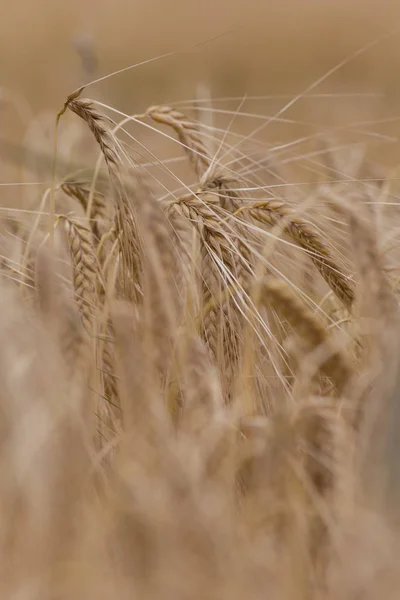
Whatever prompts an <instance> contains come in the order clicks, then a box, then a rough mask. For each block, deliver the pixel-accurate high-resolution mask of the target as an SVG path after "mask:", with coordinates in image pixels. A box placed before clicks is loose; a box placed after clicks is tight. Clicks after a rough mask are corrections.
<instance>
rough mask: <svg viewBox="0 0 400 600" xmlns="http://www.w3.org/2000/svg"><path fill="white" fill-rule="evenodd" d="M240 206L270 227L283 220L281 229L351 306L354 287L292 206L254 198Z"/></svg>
mask: <svg viewBox="0 0 400 600" xmlns="http://www.w3.org/2000/svg"><path fill="white" fill-rule="evenodd" d="M240 210H246V211H248V212H249V214H250V215H251V217H253V219H255V220H257V221H259V222H260V223H263V224H265V225H269V226H273V227H275V226H279V224H280V221H281V220H283V221H284V227H283V228H284V231H285V232H286V233H287V234H288V235H289V236H290V237H291V238H292V239H293V240H294V241H295V242H296V243H297V244H299V246H301V247H302V248H304V250H306V251H307V254H308V255H309V256H310V258H311V260H312V261H313V263H314V265H315V266H316V268H317V269H318V271H319V272H320V273H321V275H322V277H323V278H324V279H325V281H326V282H327V283H328V284H329V286H330V287H331V289H332V290H333V292H334V293H335V294H336V296H337V297H338V298H339V300H341V301H342V302H343V304H344V305H345V306H346V307H347V308H348V309H350V308H351V306H352V304H353V302H354V291H353V289H352V287H351V286H350V284H349V282H348V280H347V279H346V278H345V276H344V275H343V273H342V272H341V270H340V268H339V267H338V266H337V264H336V263H335V261H334V260H333V258H332V256H331V253H330V252H329V250H328V248H327V247H326V246H325V244H324V243H323V241H322V240H321V237H320V236H319V235H318V234H317V233H316V232H315V231H314V230H313V228H312V227H311V226H310V225H308V224H307V223H305V222H304V221H302V220H301V219H299V218H298V217H297V216H296V215H294V214H293V212H292V210H291V209H289V208H288V207H287V206H286V205H285V204H284V203H283V202H280V201H278V200H269V201H263V202H256V203H254V204H251V205H249V206H245V207H243V209H240Z"/></svg>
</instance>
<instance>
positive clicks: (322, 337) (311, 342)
mask: <svg viewBox="0 0 400 600" xmlns="http://www.w3.org/2000/svg"><path fill="white" fill-rule="evenodd" d="M262 300H263V302H264V303H266V304H267V305H268V304H271V305H272V306H273V308H274V309H275V310H276V311H277V313H278V314H280V315H282V316H283V317H284V318H285V319H286V320H287V321H288V322H289V323H290V325H291V326H292V327H293V329H294V330H295V331H296V332H297V333H298V334H299V335H300V336H301V339H302V341H303V343H305V344H306V347H307V349H308V350H309V351H311V350H314V349H316V348H318V347H320V348H324V347H325V348H327V349H328V352H329V354H328V357H327V358H326V359H325V360H324V361H323V363H322V364H321V367H320V368H321V370H322V371H323V372H324V373H325V374H326V375H327V376H328V377H329V378H330V379H331V380H332V382H333V383H334V384H335V386H336V388H337V389H338V391H343V389H345V388H346V386H347V385H348V384H349V381H350V379H351V376H352V373H353V372H352V369H351V366H350V364H349V362H348V359H347V358H346V357H345V356H344V354H343V352H341V351H340V350H339V349H337V348H335V346H334V345H333V343H332V340H331V338H330V337H329V335H328V332H327V329H326V327H324V325H323V324H322V323H320V321H319V320H318V319H317V317H316V315H315V314H314V313H312V312H311V311H310V310H308V309H307V308H306V306H305V305H304V304H303V303H302V302H301V301H300V300H299V298H297V296H296V295H295V294H294V292H293V291H292V290H291V288H290V287H289V286H288V285H286V284H284V282H283V281H280V280H278V279H274V278H271V277H268V278H265V280H264V281H263V287H262Z"/></svg>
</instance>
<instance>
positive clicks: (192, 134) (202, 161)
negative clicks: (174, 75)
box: [146, 106, 211, 179]
mask: <svg viewBox="0 0 400 600" xmlns="http://www.w3.org/2000/svg"><path fill="white" fill-rule="evenodd" d="M146 114H147V115H149V117H151V118H152V119H153V121H156V122H157V123H161V124H163V125H168V126H170V127H172V128H173V129H174V131H175V132H176V133H177V135H178V138H179V141H180V142H181V144H182V146H183V148H184V150H185V151H186V153H187V154H188V157H189V160H190V162H191V163H192V165H193V167H194V170H195V172H196V174H197V176H198V178H199V179H200V178H201V177H202V175H203V174H204V173H205V172H206V170H207V169H208V167H209V165H210V162H211V157H210V155H209V153H208V150H207V148H206V146H205V145H204V143H203V140H202V137H201V135H200V131H199V127H198V125H197V123H196V122H194V121H192V120H190V119H189V118H188V117H187V116H186V115H184V114H183V113H181V112H179V111H178V110H176V109H175V108H172V107H170V106H151V107H150V108H149V109H147V112H146Z"/></svg>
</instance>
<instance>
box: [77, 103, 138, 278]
mask: <svg viewBox="0 0 400 600" xmlns="http://www.w3.org/2000/svg"><path fill="white" fill-rule="evenodd" d="M66 107H67V108H69V109H70V110H71V111H72V112H74V113H75V114H76V115H78V116H79V117H80V118H81V119H83V120H84V121H86V123H87V124H88V126H89V128H90V130H91V131H92V133H93V135H94V137H95V139H96V141H97V143H98V144H99V146H100V149H101V151H102V153H103V156H104V160H105V162H106V165H107V167H108V172H109V176H110V180H111V183H112V185H113V188H114V193H115V196H116V208H117V211H116V215H115V220H116V228H117V233H118V236H119V239H120V244H121V250H122V253H123V258H124V261H125V265H126V267H127V269H128V271H129V272H130V273H131V274H132V276H133V278H134V280H135V281H137V280H138V277H139V271H140V267H139V265H138V256H139V248H138V242H137V227H136V223H135V218H134V214H133V210H132V205H131V202H130V200H129V197H128V194H127V185H126V182H125V181H124V178H123V177H122V174H121V172H122V163H121V160H120V159H119V156H118V151H117V145H116V141H115V138H114V136H113V135H112V133H111V131H110V130H109V129H108V128H107V127H106V125H105V122H104V121H105V117H104V115H103V114H102V113H100V112H99V111H98V110H97V109H96V108H95V107H94V105H93V102H92V101H91V100H89V99H84V98H78V97H76V95H75V96H72V97H70V98H69V99H68V100H67V102H66ZM127 279H129V278H127Z"/></svg>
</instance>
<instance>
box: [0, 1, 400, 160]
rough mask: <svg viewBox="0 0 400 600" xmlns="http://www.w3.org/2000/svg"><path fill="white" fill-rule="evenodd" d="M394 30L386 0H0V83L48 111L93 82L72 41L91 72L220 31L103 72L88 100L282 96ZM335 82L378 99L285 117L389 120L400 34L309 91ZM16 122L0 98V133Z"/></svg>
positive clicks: (319, 104)
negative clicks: (89, 56) (207, 92)
mask: <svg viewBox="0 0 400 600" xmlns="http://www.w3.org/2000/svg"><path fill="white" fill-rule="evenodd" d="M397 25H398V26H399V27H400V2H399V1H397V2H395V1H394V0H347V1H346V0H281V1H279V0H214V1H213V0H201V1H194V0H83V1H82V0H69V1H68V2H65V1H64V0H63V1H60V0H14V1H12V2H5V0H4V2H3V3H2V18H1V20H0V57H1V69H0V88H3V89H6V90H12V91H13V92H17V93H18V94H22V96H23V97H24V98H25V99H26V101H27V102H28V103H29V105H30V106H31V107H32V108H33V110H34V112H39V111H46V110H50V111H51V112H53V113H55V111H56V110H58V109H59V108H60V106H61V105H62V103H63V101H64V99H65V97H66V95H67V94H68V93H69V92H70V91H71V90H72V89H74V88H75V87H77V86H78V85H80V84H81V83H82V82H85V81H86V80H87V79H88V77H89V79H91V78H92V76H91V75H90V76H89V75H88V74H87V73H84V71H83V69H82V61H81V59H80V57H79V54H78V52H77V49H76V43H75V40H76V39H77V38H82V36H83V37H88V38H89V39H91V40H92V45H93V49H94V52H95V54H96V59H97V63H98V70H97V71H96V74H95V76H98V75H103V74H105V73H108V72H110V71H113V70H116V69H119V68H122V67H124V66H127V65H129V64H134V63H136V62H139V61H142V60H146V59H148V58H151V57H153V56H156V55H158V54H162V53H165V52H169V51H171V50H179V49H182V48H185V47H187V46H188V45H190V44H194V43H195V42H197V41H198V42H201V41H202V40H206V39H208V38H212V37H214V36H219V35H221V34H223V33H224V32H227V31H230V33H228V34H226V35H224V36H222V37H219V38H218V39H216V40H214V41H212V42H210V43H208V44H205V45H202V46H199V47H197V48H192V49H190V50H186V51H183V52H180V53H178V54H176V55H175V56H172V57H169V58H167V59H163V60H160V61H157V62H154V63H152V64H149V65H146V66H142V67H139V68H138V69H135V70H133V71H130V72H128V73H124V74H122V75H119V76H116V77H113V78H110V79H108V80H106V81H104V82H103V83H101V84H98V85H96V86H93V87H92V88H91V89H90V93H89V92H88V93H87V95H91V96H93V97H97V98H101V99H102V100H104V101H105V102H109V103H111V104H113V105H114V106H117V107H118V108H120V109H121V110H125V111H129V112H136V111H141V110H143V108H144V107H145V106H147V105H148V104H149V103H151V104H153V103H163V102H169V101H173V100H178V99H180V98H187V97H189V98H190V97H193V96H194V93H195V91H194V90H195V86H196V83H198V82H199V81H207V82H208V83H209V84H210V85H211V89H212V93H213V96H214V97H217V96H222V95H226V94H234V95H243V94H245V93H248V94H284V93H290V94H292V93H297V92H299V91H301V90H303V89H304V88H305V87H306V86H307V85H309V84H311V83H312V82H313V81H314V80H315V79H317V78H318V77H320V76H321V75H322V74H323V73H324V72H325V71H327V70H328V69H329V68H331V67H332V66H334V65H335V64H336V63H337V62H339V61H340V60H342V59H343V58H344V57H346V56H347V55H349V54H350V53H352V52H353V51H355V50H356V49H357V48H359V47H361V46H363V45H364V44H366V43H368V42H371V41H373V40H374V39H376V38H377V37H379V36H380V35H382V34H383V33H384V32H385V31H387V30H388V29H391V28H394V27H396V26H397ZM341 89H343V90H345V91H350V92H357V91H371V92H382V93H383V94H384V95H385V97H384V98H380V99H357V100H355V99H347V100H336V101H328V100H319V101H316V100H311V99H310V100H308V101H303V102H301V103H299V104H297V105H296V106H295V107H294V108H292V109H290V110H289V111H288V112H287V113H285V116H286V117H288V118H296V119H299V118H300V119H303V120H304V119H305V120H307V121H310V120H317V121H318V120H320V121H321V122H323V123H329V122H330V121H335V119H336V120H339V122H340V123H341V124H342V123H345V122H346V119H348V122H349V123H350V122H353V121H354V120H362V119H366V120H368V119H372V118H378V117H382V116H384V117H386V118H387V117H393V118H395V117H396V116H397V114H399V110H398V106H399V97H400V34H397V35H394V36H392V37H390V38H389V39H386V40H385V41H382V42H381V43H379V44H378V45H376V46H375V47H374V48H372V49H370V50H369V51H367V52H365V53H364V54H362V55H361V56H358V57H357V59H355V60H353V61H351V62H350V63H349V64H348V65H347V66H345V67H344V68H343V69H341V70H340V71H339V72H338V73H337V74H335V75H334V76H333V77H330V78H329V79H328V80H327V81H326V82H325V83H324V84H323V85H322V86H320V87H319V88H318V89H317V90H315V91H318V92H323V91H328V92H332V91H338V90H341ZM5 93H6V92H5ZM7 93H8V92H7ZM20 100H21V99H20ZM282 104H283V101H282V100H277V101H276V102H274V103H272V104H271V105H268V107H267V108H266V105H263V106H256V105H254V104H253V105H252V106H248V109H249V110H254V111H257V110H259V111H260V112H263V113H264V114H268V112H269V110H271V113H273V112H274V111H276V110H277V109H279V108H280V107H281V106H282ZM269 106H270V107H271V108H269ZM20 117H21V115H18V114H17V113H16V111H13V110H11V109H10V107H9V106H8V107H7V106H3V107H2V105H1V104H0V126H1V127H2V132H3V133H2V135H10V133H11V134H12V135H13V134H14V133H15V132H18V135H19V138H20V135H21V131H22V129H21V128H23V127H24V126H25V125H24V124H23V125H21V118H20ZM25 117H26V118H28V117H27V116H26V115H25ZM397 128H398V122H397V120H393V121H390V123H386V124H383V125H381V124H379V125H373V126H372V125H371V126H369V129H372V130H374V131H378V132H383V133H385V134H390V135H396V130H397ZM298 133H299V132H296V133H295V134H298ZM282 136H283V137H284V134H283V133H282ZM392 149H393V146H391V150H390V151H389V150H387V148H386V147H385V148H383V150H379V152H380V155H381V157H382V156H384V155H385V153H388V154H390V155H392V154H393V153H392Z"/></svg>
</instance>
